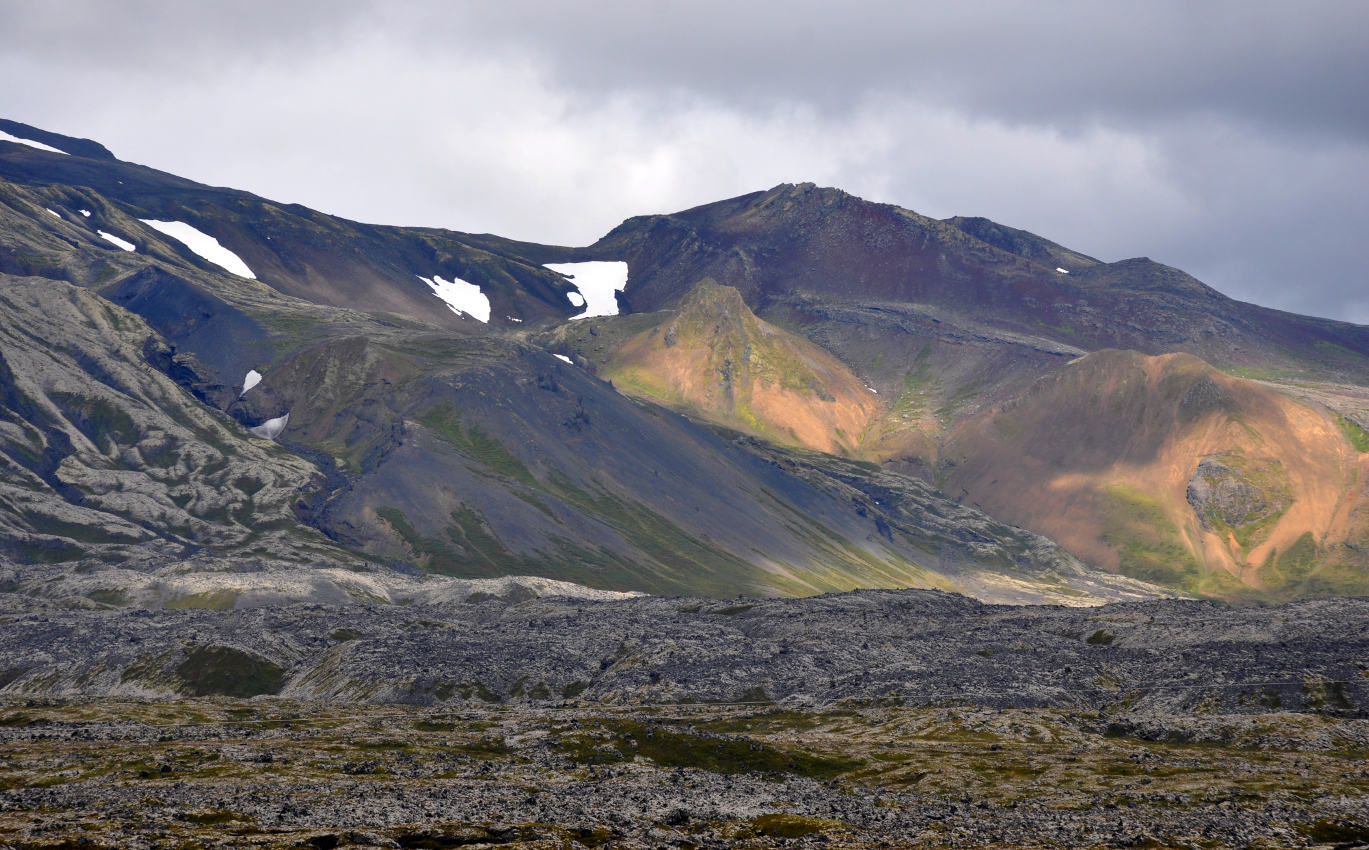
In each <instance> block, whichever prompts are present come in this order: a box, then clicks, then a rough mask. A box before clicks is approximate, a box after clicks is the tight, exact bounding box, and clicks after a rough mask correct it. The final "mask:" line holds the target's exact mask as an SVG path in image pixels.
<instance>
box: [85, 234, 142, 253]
mask: <svg viewBox="0 0 1369 850" xmlns="http://www.w3.org/2000/svg"><path fill="white" fill-rule="evenodd" d="M95 232H96V233H98V234H100V235H101V236H102V237H104V238H105V239H107V240H108V241H110V242H113V243H114V244H115V245H118V246H119V247H120V248H123V249H124V250H125V251H136V250H138V247H137V246H136V245H134V244H133V243H132V242H129V241H128V240H127V239H120V238H119V237H117V236H115V235H114V234H113V233H105V232H104V231H103V230H97V231H95Z"/></svg>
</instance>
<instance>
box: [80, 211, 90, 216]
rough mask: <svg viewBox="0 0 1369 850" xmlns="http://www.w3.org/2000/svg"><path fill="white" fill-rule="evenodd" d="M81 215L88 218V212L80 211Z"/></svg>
mask: <svg viewBox="0 0 1369 850" xmlns="http://www.w3.org/2000/svg"><path fill="white" fill-rule="evenodd" d="M81 215H83V216H85V217H86V218H90V210H81Z"/></svg>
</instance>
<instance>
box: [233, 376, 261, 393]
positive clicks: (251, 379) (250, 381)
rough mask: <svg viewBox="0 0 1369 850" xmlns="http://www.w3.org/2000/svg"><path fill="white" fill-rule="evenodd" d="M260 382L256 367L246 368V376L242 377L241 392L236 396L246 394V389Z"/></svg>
mask: <svg viewBox="0 0 1369 850" xmlns="http://www.w3.org/2000/svg"><path fill="white" fill-rule="evenodd" d="M260 383H261V373H260V372H258V371H257V370H256V369H248V370H247V376H246V377H244V378H243V379H242V392H240V393H238V398H242V397H243V396H245V395H247V391H248V390H250V389H252V388H253V387H255V386H256V385H257V384H260Z"/></svg>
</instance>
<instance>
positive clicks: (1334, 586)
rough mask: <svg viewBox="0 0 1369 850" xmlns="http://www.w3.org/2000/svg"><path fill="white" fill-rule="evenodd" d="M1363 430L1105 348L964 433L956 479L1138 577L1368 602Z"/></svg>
mask: <svg viewBox="0 0 1369 850" xmlns="http://www.w3.org/2000/svg"><path fill="white" fill-rule="evenodd" d="M1362 435H1363V432H1362V431H1360V430H1359V429H1358V427H1357V426H1355V425H1353V424H1352V423H1349V422H1347V421H1346V420H1344V418H1342V417H1339V416H1338V415H1337V414H1335V413H1334V412H1332V411H1329V410H1327V409H1325V408H1322V407H1319V406H1313V405H1309V404H1305V403H1302V402H1299V401H1297V400H1295V399H1293V398H1291V397H1289V396H1287V395H1285V394H1283V393H1280V392H1277V391H1275V390H1272V389H1270V388H1269V387H1267V386H1265V385H1262V384H1259V383H1256V382H1253V381H1247V380H1242V379H1238V378H1233V377H1231V376H1229V375H1226V374H1223V373H1221V372H1219V371H1217V370H1216V369H1214V368H1212V367H1211V366H1209V365H1207V364H1205V363H1203V362H1202V361H1200V360H1198V359H1197V358H1195V357H1192V356H1190V355H1184V354H1168V355H1161V356H1158V357H1147V356H1144V355H1141V354H1137V353H1135V352H1123V351H1101V352H1097V353H1094V354H1090V355H1088V356H1087V357H1084V358H1082V359H1080V360H1079V361H1077V362H1075V363H1072V364H1070V365H1069V366H1067V367H1065V368H1064V369H1061V370H1060V371H1058V372H1056V373H1054V374H1052V375H1050V376H1048V377H1046V378H1043V379H1041V380H1040V381H1039V382H1037V383H1036V384H1034V385H1033V386H1032V387H1031V388H1029V389H1028V390H1027V391H1026V392H1025V393H1023V394H1022V396H1020V397H1019V398H1017V399H1015V400H1013V401H1012V402H1008V403H1005V404H1002V405H999V406H997V407H995V408H993V409H992V410H989V411H986V412H984V413H983V414H981V415H979V416H976V417H974V418H972V419H971V420H969V421H968V422H966V423H965V424H964V425H963V426H962V427H960V428H958V429H957V430H956V432H955V433H954V434H953V435H952V437H951V438H950V439H949V440H948V442H947V446H946V452H945V454H946V467H945V471H944V473H943V474H944V479H943V480H944V483H945V486H946V487H947V489H948V490H949V491H950V492H953V493H962V494H964V496H965V498H966V499H967V500H969V501H971V502H973V503H974V504H976V505H978V506H980V507H982V508H984V509H985V510H987V511H989V512H990V513H992V514H994V515H995V516H1000V517H1004V518H1008V519H1010V521H1014V522H1018V523H1021V524H1023V525H1025V526H1028V527H1031V528H1036V529H1038V530H1040V531H1042V533H1045V534H1047V535H1048V536H1050V537H1051V538H1052V539H1054V540H1056V541H1058V542H1060V543H1061V544H1063V545H1064V546H1065V547H1066V548H1068V549H1069V550H1070V551H1072V552H1075V553H1077V554H1079V555H1080V557H1083V558H1084V559H1085V560H1087V561H1088V562H1090V563H1095V564H1099V565H1102V566H1105V567H1107V568H1109V569H1117V570H1120V571H1122V572H1124V573H1126V574H1128V575H1133V576H1137V577H1141V578H1146V579H1148V580H1151V581H1159V582H1160V583H1163V584H1167V585H1173V586H1182V587H1186V588H1188V589H1190V590H1193V591H1201V592H1206V593H1215V594H1218V595H1231V594H1233V593H1237V594H1238V593H1239V592H1240V589H1241V588H1245V587H1249V588H1253V589H1255V590H1257V591H1263V592H1267V593H1269V594H1271V595H1274V596H1280V597H1282V596H1290V595H1300V594H1307V593H1315V594H1321V595H1325V594H1338V593H1339V594H1344V593H1364V592H1365V591H1366V590H1369V569H1367V568H1369V561H1366V558H1365V557H1364V555H1363V554H1362V549H1361V547H1362V545H1363V543H1364V541H1365V539H1366V534H1367V533H1369V526H1367V525H1366V522H1365V489H1364V482H1365V480H1366V479H1365V473H1366V472H1369V455H1366V454H1364V453H1363V452H1362V451H1361V448H1360V447H1359V446H1356V444H1355V443H1356V441H1358V442H1360V443H1361V445H1362V444H1363V436H1362Z"/></svg>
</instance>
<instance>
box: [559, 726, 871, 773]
mask: <svg viewBox="0 0 1369 850" xmlns="http://www.w3.org/2000/svg"><path fill="white" fill-rule="evenodd" d="M561 750H562V752H564V753H566V754H567V755H569V756H571V757H572V758H573V759H575V760H576V761H579V762H581V763H585V764H614V763H617V762H623V761H631V760H632V759H634V758H637V757H638V756H641V757H643V758H647V759H650V760H651V761H653V762H655V763H656V764H658V765H660V766H662V767H692V768H696V769H699V770H707V771H711V772H713V773H753V772H755V773H771V774H785V773H787V774H795V775H798V776H808V777H812V778H815V779H833V778H835V777H837V776H840V775H842V774H843V773H846V772H847V771H850V770H854V769H856V768H858V767H860V766H861V764H862V762H859V761H856V760H853V759H847V758H830V757H826V756H815V755H809V754H807V753H801V752H794V751H787V750H781V749H778V748H776V747H772V746H770V745H769V744H764V743H760V742H758V741H754V740H751V739H749V738H732V737H723V736H716V735H704V734H699V733H697V732H692V731H676V730H673V729H666V728H663V727H659V726H651V725H647V724H645V723H640V722H638V721H634V720H606V721H604V722H603V725H602V727H601V729H600V730H598V731H597V733H596V732H594V731H591V732H589V733H584V734H580V735H576V736H573V737H569V738H566V739H563V740H562V742H561Z"/></svg>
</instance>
